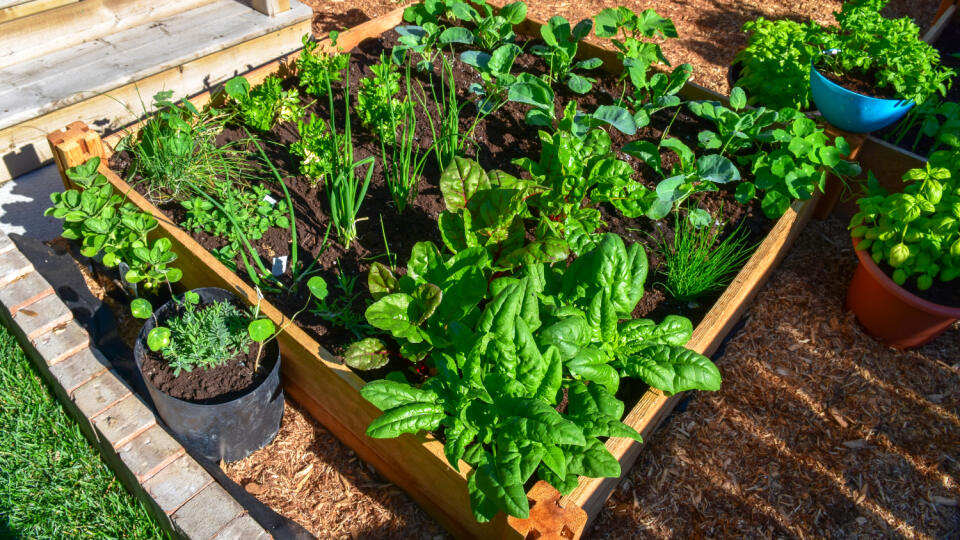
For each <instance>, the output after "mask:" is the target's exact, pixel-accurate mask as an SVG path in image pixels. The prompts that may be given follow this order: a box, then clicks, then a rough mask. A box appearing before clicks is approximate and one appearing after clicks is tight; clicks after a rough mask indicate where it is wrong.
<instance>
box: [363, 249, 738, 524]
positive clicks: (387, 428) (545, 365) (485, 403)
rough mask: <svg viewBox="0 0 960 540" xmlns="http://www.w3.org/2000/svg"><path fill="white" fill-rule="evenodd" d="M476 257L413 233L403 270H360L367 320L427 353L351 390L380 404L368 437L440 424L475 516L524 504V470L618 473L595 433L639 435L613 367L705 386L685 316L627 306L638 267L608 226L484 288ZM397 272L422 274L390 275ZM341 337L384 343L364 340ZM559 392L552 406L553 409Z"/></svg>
mask: <svg viewBox="0 0 960 540" xmlns="http://www.w3.org/2000/svg"><path fill="white" fill-rule="evenodd" d="M484 257H486V255H485V252H484V251H483V250H480V249H478V248H471V249H469V250H465V251H462V252H459V253H457V254H456V255H454V256H453V257H451V258H450V259H448V260H446V261H443V260H442V259H440V258H439V256H438V252H437V250H436V248H435V247H433V246H432V245H430V244H427V243H420V244H417V246H415V247H414V253H413V254H412V256H411V259H410V260H411V262H410V267H409V268H408V270H409V272H408V276H404V277H403V278H400V279H397V278H395V277H393V276H392V274H390V275H387V274H385V273H384V272H383V268H374V269H371V274H370V284H371V293H372V294H374V297H375V298H378V300H377V301H376V302H375V303H374V304H373V305H372V306H371V307H370V309H369V310H368V319H370V320H371V323H372V324H374V325H375V326H377V325H378V324H380V325H382V326H384V327H386V326H389V330H390V332H391V333H392V334H393V336H394V337H395V338H397V339H398V340H400V341H401V343H402V345H401V352H403V351H404V349H405V348H406V350H408V351H409V350H411V349H417V350H420V351H421V354H420V355H418V356H417V357H418V358H422V357H424V356H426V355H427V353H428V352H429V356H428V357H427V361H428V363H429V365H430V366H431V367H433V368H434V369H435V370H436V375H434V376H432V377H430V378H429V379H428V380H427V381H426V382H425V383H424V384H423V385H421V386H420V387H419V388H418V387H414V386H411V385H409V384H406V383H404V382H398V381H396V380H390V379H388V380H380V381H374V382H372V383H369V384H367V385H366V386H365V387H364V388H363V390H362V394H363V396H364V397H365V398H366V399H368V400H369V401H371V402H372V403H373V404H374V405H376V406H377V407H379V408H380V409H381V410H383V411H384V413H383V415H381V416H380V417H379V418H377V419H376V420H374V421H373V422H372V423H371V424H370V426H369V427H368V428H367V434H368V435H369V436H371V437H377V438H385V437H396V436H399V435H401V434H403V433H416V432H419V431H422V430H442V432H443V435H444V439H445V441H446V442H445V445H444V453H445V455H446V457H447V460H448V461H449V463H450V464H451V466H453V467H454V468H455V469H457V470H459V467H460V465H459V464H460V462H461V460H462V461H464V462H466V463H467V464H468V465H470V466H471V467H472V468H473V471H472V472H471V473H470V475H469V477H468V489H469V491H470V500H471V505H472V507H473V511H474V516H475V517H476V518H477V519H478V520H479V521H488V520H489V519H491V518H492V517H493V516H494V515H495V514H496V513H498V512H499V511H503V512H506V513H508V514H510V515H513V516H517V517H526V516H527V515H528V513H529V507H528V503H527V499H526V495H525V491H524V488H523V486H524V484H525V483H526V482H527V481H528V479H530V478H531V477H533V475H534V474H536V475H537V476H538V477H539V478H540V479H543V480H545V481H547V482H549V483H551V484H552V485H554V486H555V487H556V488H557V489H559V490H560V491H561V492H563V493H570V492H571V491H572V490H573V488H575V487H576V485H577V478H578V476H580V475H586V476H591V477H616V476H618V475H619V474H620V466H619V463H618V462H617V460H616V459H615V458H614V457H613V456H612V455H611V454H610V453H609V452H608V451H607V450H606V448H605V446H604V445H603V442H602V440H603V439H604V438H606V437H629V438H633V439H636V440H640V436H639V434H638V433H637V432H636V431H634V430H633V429H631V428H629V427H627V426H626V425H624V424H622V423H621V422H620V418H621V417H622V416H623V413H624V408H625V407H624V404H623V402H621V401H620V400H618V399H617V398H616V397H615V394H616V391H617V388H618V386H619V383H620V378H621V377H623V376H637V377H640V378H642V379H643V380H645V381H648V382H650V383H656V384H657V385H658V387H659V388H661V389H662V390H664V391H666V392H669V393H674V392H681V391H685V390H689V389H694V388H699V389H711V390H715V389H717V388H719V385H720V374H719V371H717V368H716V367H715V366H714V365H713V364H712V363H711V362H710V360H709V359H707V358H705V357H703V356H701V355H699V354H696V353H694V352H692V351H690V350H688V349H685V348H684V347H683V344H684V343H686V341H687V340H688V339H689V338H690V335H691V334H692V329H693V327H692V325H691V323H690V321H688V320H686V319H684V318H682V317H675V316H671V317H668V318H667V319H665V320H664V321H663V322H662V323H660V324H656V323H654V322H653V321H650V320H646V319H637V320H630V319H629V317H630V313H631V312H632V311H633V309H634V308H635V306H636V304H637V302H638V301H639V300H640V298H641V297H642V295H643V282H644V281H645V279H646V274H647V260H646V255H645V254H644V252H643V249H642V248H641V247H640V246H639V245H638V244H634V245H631V246H630V247H629V248H628V247H626V246H625V245H624V243H623V241H622V240H621V239H620V237H618V236H616V235H613V234H608V235H604V236H603V237H602V239H600V240H599V241H598V242H597V246H596V247H595V248H594V249H593V250H591V251H589V252H587V253H585V254H584V255H583V256H582V257H580V258H578V259H577V260H576V261H574V262H573V263H572V264H571V265H570V266H569V267H568V268H566V269H564V268H562V265H560V266H553V267H551V266H549V265H547V264H544V263H533V264H527V265H525V266H523V267H522V268H521V269H520V270H519V271H518V272H517V273H516V274H514V275H512V276H504V277H499V278H497V279H493V280H492V281H491V282H490V285H489V287H485V286H484V284H485V283H486V282H487V279H488V278H486V276H485V275H484V274H483V272H481V271H480V264H479V263H481V262H482V261H481V260H478V258H479V259H482V258H484ZM457 276H459V277H457ZM410 277H412V278H413V280H416V281H423V283H421V284H420V285H416V283H415V282H414V283H410V282H407V283H404V282H405V281H407V279H408V278H410ZM474 281H476V282H477V285H479V286H474V284H473V283H472V282H474ZM391 287H395V288H397V289H405V290H408V291H410V292H392V289H391ZM451 296H453V297H454V298H453V299H449V297H451ZM481 306H482V307H481ZM371 311H373V313H371ZM381 312H382V316H381ZM421 319H426V320H425V321H424V322H423V323H422V326H420V325H418V323H419V321H420V320H421ZM623 319H627V320H623ZM421 343H426V344H427V348H426V349H425V348H424V347H421V346H419V344H421ZM351 349H353V350H352V351H351V353H355V354H356V355H361V354H364V353H365V352H366V351H371V352H369V353H368V354H384V351H385V349H384V348H383V346H382V344H380V343H375V342H366V343H363V344H362V345H360V344H357V345H356V346H355V347H352V348H351ZM348 354H350V353H348ZM564 395H566V397H567V399H568V402H567V405H566V408H565V409H561V410H560V411H558V410H557V408H556V407H557V404H558V403H560V401H561V399H562V398H563V397H564Z"/></svg>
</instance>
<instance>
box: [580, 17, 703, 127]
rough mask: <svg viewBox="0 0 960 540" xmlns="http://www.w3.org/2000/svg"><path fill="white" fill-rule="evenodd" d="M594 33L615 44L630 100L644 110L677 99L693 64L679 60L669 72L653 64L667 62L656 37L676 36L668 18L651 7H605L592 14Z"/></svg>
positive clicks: (672, 104)
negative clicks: (637, 10) (637, 9)
mask: <svg viewBox="0 0 960 540" xmlns="http://www.w3.org/2000/svg"><path fill="white" fill-rule="evenodd" d="M595 22H596V34H597V37H601V38H609V39H610V41H611V43H612V44H613V46H614V47H616V48H617V51H618V52H617V56H618V57H619V58H620V60H621V61H622V62H623V68H624V73H623V75H622V77H624V78H629V79H630V83H631V84H632V85H633V88H634V94H633V96H631V101H632V102H633V104H634V106H635V107H637V108H641V107H642V106H644V105H646V107H647V111H646V112H647V113H648V114H652V112H653V111H654V110H656V109H659V108H663V107H668V106H675V105H677V104H679V103H680V100H679V98H678V97H677V96H676V94H677V92H679V91H680V89H681V88H683V85H684V83H685V82H686V81H687V79H689V78H690V74H691V73H692V71H693V68H692V67H691V66H690V64H681V65H679V66H677V67H675V68H674V69H673V71H672V72H670V73H661V72H659V71H657V70H653V71H654V73H652V74H651V70H652V68H654V67H655V66H656V65H657V64H665V65H667V66H669V65H670V62H669V61H668V60H667V58H666V57H665V56H664V55H663V49H662V48H661V47H660V44H659V43H657V42H655V41H651V40H652V39H655V38H664V39H666V38H675V37H677V29H676V27H675V26H674V25H673V21H671V20H670V19H667V18H664V17H661V16H660V15H659V14H658V13H657V12H656V11H654V10H653V9H647V10H644V11H643V12H642V13H640V14H639V15H638V14H636V13H634V12H633V11H632V10H630V9H629V8H626V7H622V6H621V7H618V8H606V9H604V10H603V11H601V12H600V13H598V14H597V16H596V18H595Z"/></svg>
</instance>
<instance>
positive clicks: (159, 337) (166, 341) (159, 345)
mask: <svg viewBox="0 0 960 540" xmlns="http://www.w3.org/2000/svg"><path fill="white" fill-rule="evenodd" d="M168 345H170V329H169V328H167V327H166V326H157V327H155V328H154V329H153V330H150V333H149V334H147V347H150V350H151V351H153V352H157V351H159V350H161V349H164V348H166V347H167V346H168Z"/></svg>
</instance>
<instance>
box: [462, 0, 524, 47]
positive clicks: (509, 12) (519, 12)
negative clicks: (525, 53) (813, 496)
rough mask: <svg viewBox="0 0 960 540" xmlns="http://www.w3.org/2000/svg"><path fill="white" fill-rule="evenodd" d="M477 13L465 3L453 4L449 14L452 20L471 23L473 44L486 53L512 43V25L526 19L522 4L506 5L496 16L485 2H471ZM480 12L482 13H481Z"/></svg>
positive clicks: (513, 38)
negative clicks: (472, 26)
mask: <svg viewBox="0 0 960 540" xmlns="http://www.w3.org/2000/svg"><path fill="white" fill-rule="evenodd" d="M472 4H474V5H476V6H477V7H478V8H479V11H478V10H477V9H475V8H474V7H473V6H472V5H470V4H468V3H466V2H453V3H452V5H451V8H450V13H451V14H452V15H453V17H454V18H456V19H460V20H463V21H467V22H470V23H473V25H474V28H473V37H474V39H473V43H474V44H476V45H477V46H479V47H480V48H482V49H483V50H486V51H492V50H494V49H496V48H497V47H500V46H502V45H504V44H506V43H513V42H514V40H515V39H516V34H515V33H514V31H513V25H515V24H520V23H521V22H523V20H524V19H525V18H526V17H527V5H526V4H525V3H523V2H514V3H512V4H506V5H505V6H503V8H501V9H500V11H499V12H498V13H496V14H494V12H493V7H492V6H490V5H489V4H487V2H486V0H479V1H477V2H472ZM481 12H482V13H481Z"/></svg>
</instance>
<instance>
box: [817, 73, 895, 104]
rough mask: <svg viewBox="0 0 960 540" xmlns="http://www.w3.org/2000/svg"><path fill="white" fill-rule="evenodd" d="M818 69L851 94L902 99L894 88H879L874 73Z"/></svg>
mask: <svg viewBox="0 0 960 540" xmlns="http://www.w3.org/2000/svg"><path fill="white" fill-rule="evenodd" d="M817 69H818V70H819V71H820V73H821V74H822V75H823V76H824V77H826V78H827V79H829V80H831V81H833V82H834V83H836V84H838V85H840V86H842V87H844V88H846V89H847V90H850V91H851V92H856V93H858V94H863V95H865V96H870V97H875V98H879V99H900V96H898V95H897V91H896V89H894V88H893V87H891V86H885V87H882V88H881V87H879V86H877V79H876V76H875V74H874V73H864V72H859V71H858V72H844V73H841V74H836V73H833V72H831V71H828V70H826V69H823V66H817Z"/></svg>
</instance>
